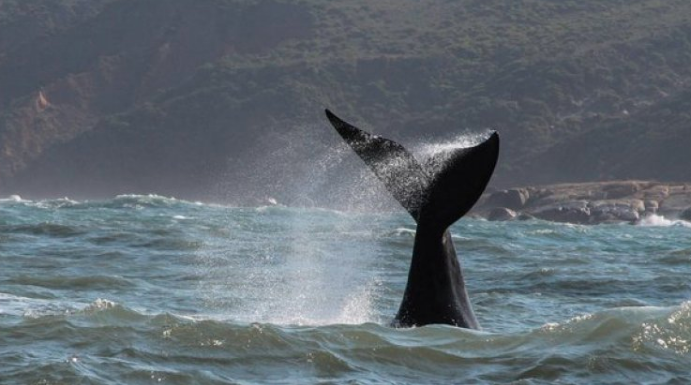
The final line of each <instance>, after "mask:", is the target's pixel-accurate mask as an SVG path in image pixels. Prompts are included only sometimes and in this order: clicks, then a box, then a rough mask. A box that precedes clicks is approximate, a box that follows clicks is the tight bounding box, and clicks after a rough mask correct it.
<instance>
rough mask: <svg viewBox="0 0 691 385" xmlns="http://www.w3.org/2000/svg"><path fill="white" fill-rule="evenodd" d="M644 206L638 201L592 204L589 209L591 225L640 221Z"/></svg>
mask: <svg viewBox="0 0 691 385" xmlns="http://www.w3.org/2000/svg"><path fill="white" fill-rule="evenodd" d="M644 210H645V206H644V204H643V202H642V201H640V200H631V201H609V202H593V203H591V207H590V215H591V218H590V221H591V223H606V222H629V223H634V222H636V221H638V220H639V219H640V212H643V211H644Z"/></svg>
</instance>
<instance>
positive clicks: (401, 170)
mask: <svg viewBox="0 0 691 385" xmlns="http://www.w3.org/2000/svg"><path fill="white" fill-rule="evenodd" d="M326 116H327V117H328V118H329V121H330V122H331V124H332V125H333V126H334V128H335V129H336V131H338V133H339V134H340V135H341V137H342V138H343V139H344V140H345V142H346V143H348V145H349V146H350V147H351V148H352V149H353V150H354V151H355V153H357V154H358V156H360V158H361V159H362V160H363V161H364V162H365V164H367V166H369V168H370V169H371V170H372V171H373V172H374V174H375V175H376V176H377V178H379V180H381V181H382V182H383V183H384V185H385V186H386V189H387V190H388V191H389V192H390V193H391V194H392V195H393V197H394V198H395V199H396V200H397V201H398V202H399V203H400V204H401V206H403V207H404V208H405V209H406V210H407V211H408V212H409V213H410V215H411V216H412V217H413V218H414V219H415V221H416V222H418V224H424V225H425V227H426V228H427V229H430V230H432V231H440V232H444V231H445V230H446V229H447V228H448V227H449V226H451V225H452V224H453V223H454V222H456V221H457V220H458V219H459V218H461V217H462V216H463V215H465V214H466V213H467V212H468V211H469V210H470V209H471V207H473V205H474V204H475V202H477V200H478V199H479V198H480V196H481V195H482V192H483V191H484V190H485V187H487V183H488V182H489V179H490V177H491V176H492V173H493V172H494V167H495V166H496V164H497V158H498V157H499V135H498V134H497V133H496V132H494V133H492V135H490V137H489V138H488V139H486V140H485V141H484V142H482V143H480V144H478V145H476V146H474V147H466V148H456V149H452V150H449V151H446V152H445V153H444V154H443V155H444V156H442V157H438V158H436V159H434V162H427V161H426V162H424V163H420V162H419V161H418V160H417V159H415V157H414V156H413V155H412V154H411V153H410V152H408V151H407V150H406V149H405V148H404V147H403V146H401V145H400V144H398V143H396V142H394V141H392V140H389V139H385V138H382V137H380V136H376V135H372V134H369V133H367V132H365V131H363V130H361V129H359V128H357V127H355V126H353V125H351V124H349V123H346V122H345V121H343V120H341V119H340V118H338V117H337V116H336V115H334V114H333V113H332V112H331V111H329V110H326ZM431 163H439V164H437V165H436V167H434V168H433V169H432V168H431V167H429V166H423V164H427V165H429V164H431Z"/></svg>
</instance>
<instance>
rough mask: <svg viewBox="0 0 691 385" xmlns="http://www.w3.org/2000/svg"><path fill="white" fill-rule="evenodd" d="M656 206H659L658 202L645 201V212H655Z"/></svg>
mask: <svg viewBox="0 0 691 385" xmlns="http://www.w3.org/2000/svg"><path fill="white" fill-rule="evenodd" d="M658 207H660V204H659V203H657V201H653V200H647V201H645V212H646V213H649V214H655V213H657V209H658Z"/></svg>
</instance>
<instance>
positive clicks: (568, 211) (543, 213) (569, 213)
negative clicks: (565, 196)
mask: <svg viewBox="0 0 691 385" xmlns="http://www.w3.org/2000/svg"><path fill="white" fill-rule="evenodd" d="M532 214H533V215H534V216H535V217H537V218H539V219H543V220H546V221H552V222H566V223H580V224H584V223H588V222H590V208H589V207H588V202H587V201H573V202H566V203H564V204H561V205H555V206H550V207H546V208H543V209H541V210H538V211H536V212H533V213H532Z"/></svg>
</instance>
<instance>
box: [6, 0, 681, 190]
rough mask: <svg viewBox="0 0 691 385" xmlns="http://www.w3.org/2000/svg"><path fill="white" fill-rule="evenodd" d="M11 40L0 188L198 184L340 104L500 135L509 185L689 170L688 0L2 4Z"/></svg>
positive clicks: (672, 176)
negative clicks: (270, 137)
mask: <svg viewBox="0 0 691 385" xmlns="http://www.w3.org/2000/svg"><path fill="white" fill-rule="evenodd" d="M27 9H28V10H27ZM57 9H59V10H61V12H62V13H63V14H64V15H67V16H65V17H57V16H55V15H57V13H55V12H53V10H57ZM27 26H28V27H27ZM27 31H33V32H31V33H28V32H27ZM0 36H1V37H0V90H3V91H2V93H0V192H2V190H3V186H10V187H8V188H6V190H7V191H10V188H12V189H13V190H12V191H15V190H17V191H18V190H22V189H28V190H32V189H33V190H40V189H42V188H47V187H42V186H47V185H46V184H45V183H53V184H52V185H50V186H54V183H57V181H59V180H64V179H65V178H66V176H67V175H69V176H70V178H69V179H70V180H71V182H70V183H69V185H68V186H67V187H65V189H66V190H69V188H70V186H77V185H79V184H80V182H79V178H78V177H74V175H82V176H83V178H84V179H85V180H86V179H89V180H91V181H93V180H95V179H99V178H100V179H101V181H100V182H99V183H101V185H102V186H101V189H100V190H99V191H101V192H103V193H104V194H106V193H108V192H109V191H111V190H112V188H111V187H112V186H109V183H110V184H112V185H113V186H123V185H126V186H127V187H131V188H134V189H138V188H139V189H141V188H144V187H145V188H149V189H156V188H157V186H160V185H163V186H167V188H168V189H169V191H176V188H177V187H176V186H177V184H176V182H175V181H176V180H180V179H186V178H193V179H196V180H197V181H198V184H199V185H203V184H204V183H207V182H209V181H210V180H212V179H213V178H214V176H216V175H218V173H219V172H222V169H223V168H225V167H228V163H227V162H226V159H228V158H229V157H231V158H233V159H234V160H236V161H238V162H241V161H243V160H247V159H251V158H253V157H256V152H257V146H259V145H260V144H261V140H262V138H263V137H264V136H265V135H267V134H270V133H272V132H274V131H276V130H277V127H281V128H280V129H281V130H290V129H293V128H295V127H296V126H298V125H300V124H302V123H310V124H315V123H318V124H322V123H323V118H322V117H321V109H322V107H327V106H328V107H332V108H335V109H336V110H337V112H338V113H340V114H341V115H343V116H344V117H346V118H348V119H349V120H352V121H354V122H356V123H362V124H363V125H365V126H366V127H368V128H372V127H374V130H376V131H377V132H380V133H385V134H387V135H389V136H392V137H396V138H401V139H402V140H404V141H405V140H414V138H418V137H421V136H422V137H448V136H449V135H451V134H452V133H454V132H458V131H462V130H482V129H485V128H492V129H496V130H498V131H500V133H501V135H502V139H503V142H502V159H501V160H500V168H499V170H498V174H497V177H496V179H495V182H496V183H498V184H500V185H518V184H529V183H538V182H540V183H549V182H556V181H570V180H601V179H612V178H645V179H662V180H691V167H688V165H689V164H691V151H688V150H687V149H688V148H689V145H690V144H691V142H690V140H691V139H690V138H691V116H690V115H689V110H690V107H691V3H689V2H688V1H685V0H608V1H601V0H584V1H571V0H516V1H503V0H463V1H442V0H436V1H428V2H419V1H414V0H382V1H376V2H372V1H368V0H353V1H347V2H346V1H343V2H334V1H327V0H301V1H293V2H288V1H278V0H256V1H230V0H201V1H194V2H191V1H183V0H171V1H166V2H146V1H135V0H110V1H106V0H102V1H98V2H96V1H78V0H71V1H68V0H61V1H38V0H32V1H22V2H19V1H6V2H0ZM39 90H43V91H44V93H45V95H46V97H47V99H48V101H49V102H50V106H48V107H47V108H43V109H40V108H36V107H35V104H36V102H35V100H36V97H37V93H38V91H39ZM133 143H137V145H136V146H134V145H133ZM125 147H127V148H128V149H127V150H126V151H125V150H123V148H125ZM85 164H88V169H87V167H86V166H85ZM142 165H146V166H142ZM152 175H157V176H156V178H153V177H152ZM75 178H76V179H75ZM38 181H52V182H44V183H42V182H38ZM109 181H111V182H109ZM123 181H125V182H127V183H125V182H123ZM61 183H62V182H61ZM84 183H87V182H84ZM84 183H82V184H84ZM89 183H91V182H89ZM157 183H158V184H157ZM179 183H181V182H179ZM142 186H143V187H142Z"/></svg>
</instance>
